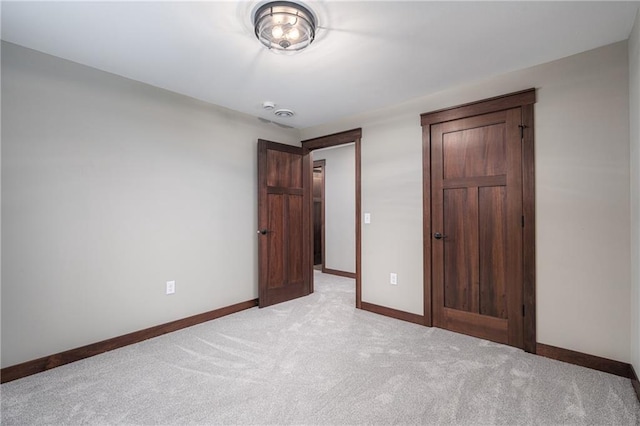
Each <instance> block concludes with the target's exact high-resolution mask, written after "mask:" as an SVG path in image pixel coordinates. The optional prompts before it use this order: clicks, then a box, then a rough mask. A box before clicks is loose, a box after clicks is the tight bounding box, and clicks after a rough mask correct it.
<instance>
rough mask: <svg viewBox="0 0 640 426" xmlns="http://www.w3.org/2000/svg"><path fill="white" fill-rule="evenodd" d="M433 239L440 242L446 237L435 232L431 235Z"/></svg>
mask: <svg viewBox="0 0 640 426" xmlns="http://www.w3.org/2000/svg"><path fill="white" fill-rule="evenodd" d="M433 238H435V239H436V240H441V239H443V238H447V236H446V235H442V234H441V233H439V232H435V233H434V234H433Z"/></svg>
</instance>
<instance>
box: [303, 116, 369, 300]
mask: <svg viewBox="0 0 640 426" xmlns="http://www.w3.org/2000/svg"><path fill="white" fill-rule="evenodd" d="M361 140H362V129H361V128H357V129H352V130H347V131H344V132H340V133H334V134H331V135H327V136H321V137H318V138H313V139H307V140H304V141H302V147H303V148H304V149H305V151H306V152H311V151H313V150H316V149H320V148H329V147H332V146H339V145H347V144H351V143H353V144H355V149H356V153H355V157H356V176H355V179H356V194H355V197H356V200H355V201H356V214H355V216H356V217H355V219H356V274H355V280H356V308H358V309H361V307H362V279H361V278H362V276H361V275H362V274H361V254H362V245H361V229H360V228H361V201H360V198H361V178H360V176H361V175H360V152H361V151H360V144H361ZM309 173H310V176H309V179H312V178H313V176H312V174H313V170H310V172H309ZM310 202H311V203H312V202H313V200H311V201H310ZM311 207H313V206H311ZM309 211H310V212H311V211H312V209H311V208H310V209H309ZM310 214H313V213H310ZM309 229H310V235H309V246H310V249H311V253H313V227H311V226H310V227H309ZM323 250H324V247H323ZM324 260H325V259H323V267H324ZM311 263H313V261H312V262H311ZM311 289H312V291H313V274H312V275H311Z"/></svg>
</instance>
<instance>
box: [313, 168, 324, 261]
mask: <svg viewBox="0 0 640 426" xmlns="http://www.w3.org/2000/svg"><path fill="white" fill-rule="evenodd" d="M326 163H327V162H326V160H317V161H314V162H313V264H314V265H322V268H323V272H324V266H325V264H324V260H325V258H326V250H325V249H326V247H325V199H324V192H325V176H324V170H325V167H326Z"/></svg>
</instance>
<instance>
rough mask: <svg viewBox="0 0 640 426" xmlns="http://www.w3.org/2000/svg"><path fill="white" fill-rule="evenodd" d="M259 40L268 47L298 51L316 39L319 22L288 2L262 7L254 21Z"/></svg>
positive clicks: (298, 6) (305, 9) (268, 4)
mask: <svg viewBox="0 0 640 426" xmlns="http://www.w3.org/2000/svg"><path fill="white" fill-rule="evenodd" d="M253 23H254V27H255V33H256V37H257V38H258V40H260V42H261V43H262V44H264V45H265V46H266V47H267V48H269V49H273V50H276V51H288V52H292V51H296V50H302V49H304V48H305V47H307V46H309V45H310V44H311V43H312V42H313V39H314V38H315V36H316V21H315V18H314V17H313V14H312V13H311V12H310V11H309V9H307V8H305V7H304V6H301V5H299V4H297V3H293V2H289V1H274V2H270V3H266V4H264V5H262V6H261V7H260V8H259V9H258V10H257V11H256V13H255V15H254V18H253Z"/></svg>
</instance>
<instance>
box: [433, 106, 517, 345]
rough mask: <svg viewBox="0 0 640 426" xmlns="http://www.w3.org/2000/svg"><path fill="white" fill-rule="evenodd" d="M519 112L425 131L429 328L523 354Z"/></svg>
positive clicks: (489, 116) (439, 124) (482, 117)
mask: <svg viewBox="0 0 640 426" xmlns="http://www.w3.org/2000/svg"><path fill="white" fill-rule="evenodd" d="M521 120H522V119H521V109H520V108H513V109H509V110H505V111H500V112H495V113H490V114H484V115H478V116H474V117H470V118H462V119H458V120H453V121H448V122H443V123H438V124H435V125H433V126H431V185H432V189H431V190H432V194H431V196H432V204H431V206H432V213H431V220H432V223H431V231H432V238H433V240H432V280H433V284H432V285H433V287H432V292H433V294H432V297H433V305H432V306H433V324H434V325H435V326H437V327H442V328H446V329H449V330H452V331H456V332H460V333H465V334H469V335H473V336H476V337H480V338H484V339H488V340H492V341H495V342H499V343H505V344H509V345H511V346H516V347H522V346H523V313H522V310H523V303H522V301H523V298H522V289H523V279H524V278H523V245H522V238H523V228H522V226H523V213H522V146H521V133H520V131H521V129H520V127H519V126H520V125H521V124H522V121H521Z"/></svg>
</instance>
